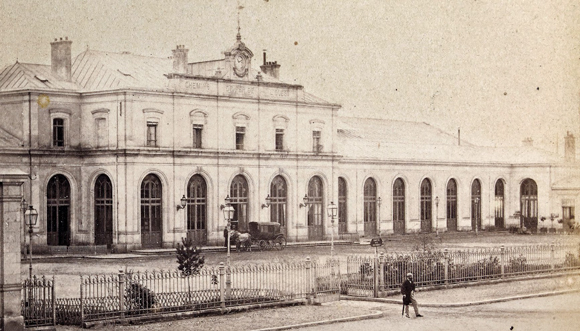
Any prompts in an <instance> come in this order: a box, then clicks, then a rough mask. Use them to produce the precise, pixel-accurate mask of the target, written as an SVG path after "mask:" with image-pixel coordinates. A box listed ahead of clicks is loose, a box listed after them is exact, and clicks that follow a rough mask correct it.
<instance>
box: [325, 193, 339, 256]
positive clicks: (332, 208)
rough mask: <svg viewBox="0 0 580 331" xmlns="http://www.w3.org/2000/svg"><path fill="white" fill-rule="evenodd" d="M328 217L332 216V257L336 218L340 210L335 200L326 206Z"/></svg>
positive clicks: (332, 253) (331, 254) (331, 253)
mask: <svg viewBox="0 0 580 331" xmlns="http://www.w3.org/2000/svg"><path fill="white" fill-rule="evenodd" d="M326 210H327V213H328V218H330V257H331V258H332V257H334V218H335V217H336V214H337V212H338V206H337V205H335V204H334V202H332V201H331V202H330V204H329V205H328V207H326Z"/></svg>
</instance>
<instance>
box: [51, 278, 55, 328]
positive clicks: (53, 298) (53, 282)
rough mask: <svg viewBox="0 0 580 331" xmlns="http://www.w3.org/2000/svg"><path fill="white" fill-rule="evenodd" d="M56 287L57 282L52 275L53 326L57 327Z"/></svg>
mask: <svg viewBox="0 0 580 331" xmlns="http://www.w3.org/2000/svg"><path fill="white" fill-rule="evenodd" d="M55 286H56V282H55V279H54V275H52V290H51V291H52V293H51V294H50V295H51V296H52V299H51V301H52V325H56V298H55V297H54V293H55V290H54V287H55Z"/></svg>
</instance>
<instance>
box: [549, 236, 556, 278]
mask: <svg viewBox="0 0 580 331" xmlns="http://www.w3.org/2000/svg"><path fill="white" fill-rule="evenodd" d="M554 261H555V255H554V242H552V243H551V244H550V267H551V269H552V271H554V269H556V265H555V263H554Z"/></svg>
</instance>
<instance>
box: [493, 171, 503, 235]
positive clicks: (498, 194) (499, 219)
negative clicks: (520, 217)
mask: <svg viewBox="0 0 580 331" xmlns="http://www.w3.org/2000/svg"><path fill="white" fill-rule="evenodd" d="M495 227H496V228H498V229H503V228H504V227H505V223H504V185H503V181H502V180H501V179H499V180H498V181H497V182H496V183H495Z"/></svg>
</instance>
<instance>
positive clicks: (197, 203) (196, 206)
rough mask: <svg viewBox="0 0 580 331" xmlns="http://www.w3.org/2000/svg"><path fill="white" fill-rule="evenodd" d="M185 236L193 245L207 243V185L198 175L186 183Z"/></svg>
mask: <svg viewBox="0 0 580 331" xmlns="http://www.w3.org/2000/svg"><path fill="white" fill-rule="evenodd" d="M187 237H188V238H189V239H191V240H193V242H194V243H195V245H198V246H201V245H205V244H207V185H206V183H205V179H203V177H202V176H200V175H195V176H193V177H191V179H190V180H189V183H188V184H187Z"/></svg>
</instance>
